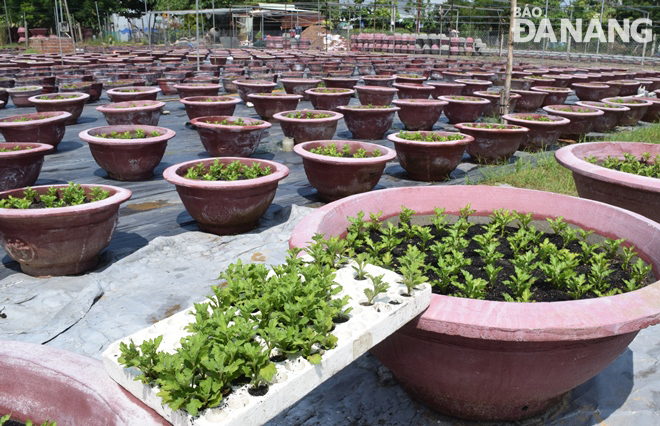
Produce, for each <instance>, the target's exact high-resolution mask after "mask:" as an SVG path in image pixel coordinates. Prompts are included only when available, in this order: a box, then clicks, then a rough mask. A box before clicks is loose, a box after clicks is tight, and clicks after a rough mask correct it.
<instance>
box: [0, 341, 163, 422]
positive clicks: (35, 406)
mask: <svg viewBox="0 0 660 426" xmlns="http://www.w3.org/2000/svg"><path fill="white" fill-rule="evenodd" d="M0 371H2V386H1V387H0V413H5V414H9V413H11V417H12V419H16V420H18V421H22V422H25V421H27V420H28V419H29V420H31V421H32V422H34V424H38V425H40V424H42V422H45V421H46V420H50V421H53V420H54V419H56V420H57V424H62V425H94V424H96V425H100V424H105V425H115V426H131V425H138V424H141V425H154V426H155V425H163V426H164V425H168V424H169V423H167V422H166V421H165V420H164V419H163V418H162V417H160V416H159V415H158V414H156V413H155V412H154V411H153V410H152V409H150V408H149V407H147V406H146V405H144V404H143V403H141V402H140V401H139V400H138V399H137V398H135V397H133V396H132V395H131V394H129V393H128V392H126V391H125V390H124V389H123V388H122V387H121V386H119V385H118V384H117V383H115V382H114V381H113V380H112V379H111V378H110V376H108V374H107V373H106V372H105V369H104V368H103V364H102V363H101V361H99V360H96V359H93V358H89V357H86V356H82V355H78V354H75V353H72V352H67V351H64V350H62V349H57V348H54V347H52V346H44V345H35V344H31V343H22V342H15V341H2V342H0Z"/></svg>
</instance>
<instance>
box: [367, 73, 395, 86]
mask: <svg viewBox="0 0 660 426" xmlns="http://www.w3.org/2000/svg"><path fill="white" fill-rule="evenodd" d="M362 80H364V84H365V86H381V87H392V86H393V85H394V82H395V81H396V77H395V76H393V75H365V76H362Z"/></svg>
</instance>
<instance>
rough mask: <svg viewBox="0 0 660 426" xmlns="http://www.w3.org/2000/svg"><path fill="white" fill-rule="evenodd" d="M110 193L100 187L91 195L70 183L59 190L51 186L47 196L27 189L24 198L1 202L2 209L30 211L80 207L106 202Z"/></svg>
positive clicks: (9, 197) (2, 200) (6, 199)
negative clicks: (31, 209) (30, 209)
mask: <svg viewBox="0 0 660 426" xmlns="http://www.w3.org/2000/svg"><path fill="white" fill-rule="evenodd" d="M109 196H110V192H108V191H104V190H103V189H101V188H100V187H98V186H97V187H94V188H92V191H91V192H90V193H89V194H86V193H85V190H84V189H83V188H82V187H81V186H80V185H79V184H75V183H73V182H69V185H68V186H67V187H64V188H60V189H59V190H58V189H57V188H56V187H54V186H51V187H49V188H48V190H47V191H46V193H45V194H41V195H39V194H38V193H37V191H35V190H34V189H32V188H30V187H27V188H25V190H24V191H23V197H14V196H11V195H10V196H8V197H7V198H3V199H1V200H0V208H4V209H29V208H54V207H70V206H78V205H80V204H85V203H93V202H95V201H101V200H105V199H106V198H108V197H109Z"/></svg>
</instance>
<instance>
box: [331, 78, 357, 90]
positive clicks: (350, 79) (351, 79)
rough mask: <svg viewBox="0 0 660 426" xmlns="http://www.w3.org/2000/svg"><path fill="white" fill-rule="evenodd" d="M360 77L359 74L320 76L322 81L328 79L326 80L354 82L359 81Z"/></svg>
mask: <svg viewBox="0 0 660 426" xmlns="http://www.w3.org/2000/svg"><path fill="white" fill-rule="evenodd" d="M360 78H361V77H359V76H358V77H321V80H323V81H326V80H328V81H354V82H356V83H357V82H358V81H360ZM331 89H332V88H331Z"/></svg>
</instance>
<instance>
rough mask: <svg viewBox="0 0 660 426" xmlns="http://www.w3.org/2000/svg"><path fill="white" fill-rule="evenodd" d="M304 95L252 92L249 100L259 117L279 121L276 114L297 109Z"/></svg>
mask: <svg viewBox="0 0 660 426" xmlns="http://www.w3.org/2000/svg"><path fill="white" fill-rule="evenodd" d="M302 98H303V97H302V95H289V94H288V93H250V94H249V95H248V100H249V101H250V102H252V104H253V105H254V110H255V112H256V113H257V114H259V117H261V118H262V119H264V120H268V121H270V122H277V120H276V119H274V118H273V116H274V115H275V114H277V113H278V112H283V111H291V110H295V109H296V108H297V107H298V102H300V100H302Z"/></svg>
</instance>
